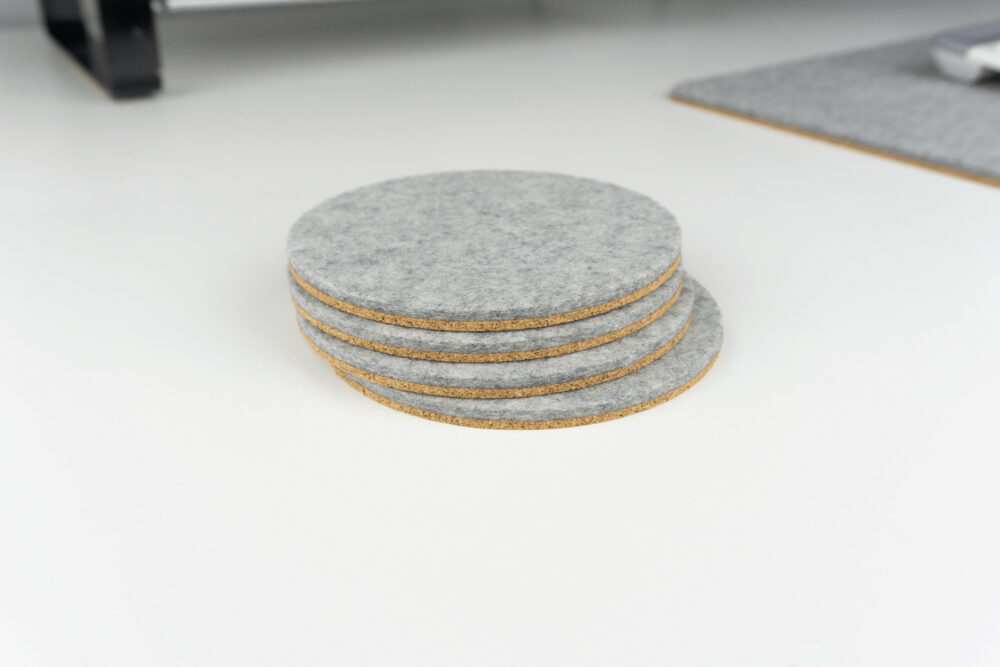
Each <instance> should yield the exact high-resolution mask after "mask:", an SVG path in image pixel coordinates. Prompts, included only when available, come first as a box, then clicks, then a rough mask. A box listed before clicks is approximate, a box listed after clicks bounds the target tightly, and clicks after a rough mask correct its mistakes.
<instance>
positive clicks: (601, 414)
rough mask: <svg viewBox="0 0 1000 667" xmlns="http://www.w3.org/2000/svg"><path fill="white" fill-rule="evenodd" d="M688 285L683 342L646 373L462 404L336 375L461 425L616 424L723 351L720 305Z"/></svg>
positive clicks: (408, 408)
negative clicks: (690, 306) (690, 301)
mask: <svg viewBox="0 0 1000 667" xmlns="http://www.w3.org/2000/svg"><path fill="white" fill-rule="evenodd" d="M688 284H689V285H690V286H691V287H692V289H693V291H694V294H695V303H694V311H693V313H692V317H691V324H690V326H689V327H688V331H687V334H686V335H685V336H684V338H682V339H681V341H680V342H679V343H678V344H677V345H676V346H674V348H673V349H671V350H670V351H669V352H667V353H666V354H665V355H663V356H662V357H660V358H659V359H658V360H656V361H654V362H653V363H651V364H649V365H648V366H646V367H645V368H642V369H640V370H638V371H636V372H635V373H631V374H629V375H626V376H625V377H622V378H619V379H617V380H612V381H610V382H604V383H602V384H598V385H594V386H592V387H585V388H583V389H577V390H576V391H567V392H561V393H558V394H549V395H546V396H533V397H528V398H500V399H461V398H447V397H442V396H429V395H426V394H416V393H412V392H407V391H400V390H398V389H392V388H391V387H383V386H381V385H378V384H375V383H373V382H369V381H367V380H363V379H361V378H359V377H354V376H350V375H347V374H345V373H342V372H340V371H338V372H339V373H340V375H341V377H343V378H344V379H345V380H347V382H348V383H349V384H350V385H351V386H352V387H354V388H355V389H357V390H358V391H360V392H362V393H363V394H365V395H366V396H368V397H369V398H372V399H374V400H376V401H379V402H380V403H383V404H385V405H388V406H389V407H392V408H395V409H397V410H401V411H403V412H407V413H410V414H414V415H417V416H420V417H424V418H427V419H433V420H436V421H443V422H447V423H450V424H458V425H461V426H476V427H480V428H503V429H537V428H560V427H564V426H581V425H584V424H593V423H596V422H601V421H607V420H609V419H617V418H619V417H624V416H626V415H629V414H632V413H635V412H639V411H641V410H647V409H649V408H651V407H653V406H655V405H659V404H660V403H663V402H664V401H667V400H670V399H671V398H673V397H675V396H677V395H678V394H680V393H682V392H683V391H685V390H687V389H688V388H690V387H691V386H692V385H694V384H695V383H696V382H697V381H698V380H700V379H701V378H702V377H703V376H704V375H705V373H707V372H708V370H709V369H710V368H711V366H712V364H713V363H715V359H716V357H717V356H718V354H719V349H720V348H721V346H722V321H721V316H720V314H719V309H718V306H717V305H716V303H715V300H714V299H712V297H711V295H710V294H709V293H708V292H707V291H706V290H705V289H704V288H702V287H701V286H700V285H698V284H697V283H695V282H694V281H692V280H690V278H689V279H688Z"/></svg>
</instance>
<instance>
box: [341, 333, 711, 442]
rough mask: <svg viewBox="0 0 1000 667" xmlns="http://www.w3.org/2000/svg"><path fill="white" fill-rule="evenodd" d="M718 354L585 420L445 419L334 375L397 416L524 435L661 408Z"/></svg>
mask: <svg viewBox="0 0 1000 667" xmlns="http://www.w3.org/2000/svg"><path fill="white" fill-rule="evenodd" d="M720 353H721V349H720V351H719V352H716V353H715V356H714V357H712V360H711V361H710V362H708V365H707V366H705V368H703V369H702V370H700V371H699V372H698V374H697V375H695V376H694V377H693V378H691V379H690V380H688V381H687V382H685V383H684V384H682V385H681V386H679V387H676V388H674V389H671V390H670V391H668V392H666V393H665V394H661V395H660V396H657V397H656V398H651V399H649V400H647V401H643V402H642V403H637V404H636V405H633V406H631V407H628V408H621V409H619V410H612V411H611V412H604V413H601V414H597V415H589V416H586V417H567V418H563V419H548V420H540V421H515V420H503V419H476V418H473V417H455V416H452V415H445V414H441V413H438V412H431V411H429V410H424V409H422V408H414V407H411V406H409V405H404V404H403V403H400V402H398V401H395V400H393V399H391V398H386V397H385V396H381V395H380V394H376V393H375V392H373V391H371V390H370V389H367V388H366V387H363V386H361V385H360V384H358V383H357V382H355V381H354V380H352V379H351V378H349V377H347V376H346V375H345V374H344V373H343V372H341V371H340V370H339V369H335V370H336V372H337V375H339V376H340V379H342V380H343V381H344V382H346V383H347V384H348V385H350V386H351V387H352V388H354V389H355V390H357V391H359V392H361V393H362V394H363V395H365V396H367V397H368V398H370V399H372V400H373V401H377V402H378V403H381V404H382V405H385V406H387V407H390V408H392V409H393V410H398V411H399V412H405V413H407V414H410V415H414V416H416V417H422V418H424V419H429V420H431V421H437V422H442V423H445V424H453V425H455V426H469V427H473V428H488V429H504V430H519V431H527V430H538V429H550V428H568V427H571V426H586V425H588V424H597V423H600V422H605V421H611V420H612V419H620V418H622V417H627V416H628V415H632V414H635V413H637V412H642V411H644V410H649V409H650V408H654V407H656V406H657V405H660V404H661V403H666V402H667V401H669V400H670V399H672V398H676V397H677V396H679V395H680V394H683V393H684V392H685V391H687V390H688V389H690V388H691V387H693V386H694V385H695V384H697V383H698V382H699V381H700V380H701V379H702V378H703V377H705V375H706V374H707V373H708V371H710V370H711V369H712V366H714V365H715V362H716V361H717V360H718V358H719V354H720Z"/></svg>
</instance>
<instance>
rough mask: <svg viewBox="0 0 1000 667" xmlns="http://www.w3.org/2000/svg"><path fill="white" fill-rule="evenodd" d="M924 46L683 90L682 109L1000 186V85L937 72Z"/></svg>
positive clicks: (679, 92) (677, 94)
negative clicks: (684, 104)
mask: <svg viewBox="0 0 1000 667" xmlns="http://www.w3.org/2000/svg"><path fill="white" fill-rule="evenodd" d="M930 47H931V39H928V38H924V39H918V40H914V41H907V42H903V43H898V44H891V45H888V46H882V47H878V48H872V49H866V50H863V51H854V52H849V53H841V54H837V55H829V56H824V57H819V58H811V59H809V60H802V61H798V62H792V63H786V64H781V65H774V66H771V67H762V68H759V69H753V70H750V71H745V72H738V73H735V74H727V75H723V76H716V77H712V78H708V79H701V80H697V81H689V82H685V83H682V84H680V85H679V86H677V87H676V88H674V90H673V91H672V92H671V97H673V98H674V99H676V100H678V101H681V102H688V103H691V104H694V105H697V106H702V107H708V108H711V109H714V110H717V111H722V112H724V113H729V114H733V115H737V116H740V117H743V118H746V119H749V120H756V121H760V122H763V123H765V124H768V125H773V126H777V127H780V128H782V129H788V130H792V131H797V132H800V133H803V134H807V135H809V136H812V137H815V138H820V139H826V140H829V141H833V142H835V143H840V144H845V145H848V146H851V147H854V148H859V149H862V150H867V151H869V152H873V153H877V154H879V155H883V156H887V157H893V158H897V159H900V160H903V161H905V162H910V163H914V164H918V165H920V166H924V167H928V168H931V169H936V170H938V171H944V172H947V173H951V174H954V175H958V176H963V177H966V178H971V179H973V180H977V181H980V182H984V183H987V184H990V185H994V186H1000V83H997V82H992V83H980V84H975V85H969V84H964V83H960V82H957V81H953V80H950V79H948V78H946V77H944V76H943V75H941V74H940V73H938V71H937V70H936V68H935V66H934V63H933V61H932V58H931V53H930Z"/></svg>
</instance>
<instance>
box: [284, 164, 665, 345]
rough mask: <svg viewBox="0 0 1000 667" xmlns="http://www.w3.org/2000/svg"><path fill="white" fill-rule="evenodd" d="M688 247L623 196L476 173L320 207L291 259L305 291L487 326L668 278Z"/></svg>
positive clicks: (538, 176) (588, 184)
mask: <svg viewBox="0 0 1000 667" xmlns="http://www.w3.org/2000/svg"><path fill="white" fill-rule="evenodd" d="M680 243H681V233H680V228H679V226H678V224H677V222H676V221H675V219H674V217H673V216H672V215H671V214H670V213H669V212H668V211H667V210H666V209H664V208H663V207H662V206H660V205H659V204H657V203H656V202H654V201H653V200H651V199H649V198H648V197H645V196H643V195H640V194H637V193H635V192H632V191H630V190H626V189H625V188H622V187H619V186H616V185H611V184H608V183H601V182H598V181H593V180H589V179H585V178H576V177H572V176H563V175H559V174H545V173H532V172H515V171H471V172H451V173H441V174H431V175H425V176H414V177H409V178H402V179H398V180H392V181H387V182H384V183H379V184H376V185H370V186H367V187H363V188H360V189H358V190H353V191H351V192H347V193H345V194H342V195H340V196H338V197H334V198H333V199H330V200H328V201H326V202H323V203H322V204H320V205H319V206H317V207H316V208H314V209H312V210H311V211H309V212H307V213H306V214H305V215H303V216H302V217H301V218H300V219H299V220H298V221H297V222H296V223H295V224H294V225H293V226H292V229H291V231H290V233H289V236H288V258H289V263H290V265H291V268H292V270H293V271H294V272H295V273H296V274H298V276H300V277H301V278H302V279H303V280H304V281H305V282H306V283H307V284H308V285H310V286H311V287H313V288H314V289H316V290H318V291H319V292H321V293H322V294H324V295H326V296H328V297H332V298H333V299H336V300H338V301H342V302H345V303H347V304H351V305H353V306H358V307H361V308H364V309H368V310H371V311H375V312H378V313H388V314H394V315H400V316H405V317H410V318H426V319H429V320H446V321H488V320H510V319H521V318H543V317H549V316H554V315H559V314H563V313H569V312H572V311H576V310H580V309H586V308H590V307H594V306H598V305H599V304H604V303H607V302H611V301H614V300H616V299H621V298H623V297H626V296H627V295H629V294H631V293H633V292H636V291H638V290H641V289H642V288H644V287H648V286H650V285H652V284H654V283H655V281H657V279H659V278H661V277H663V276H664V274H665V273H666V272H667V271H668V270H669V269H670V268H671V266H673V265H674V263H675V260H677V259H678V257H679V254H680ZM376 319H377V318H376ZM503 328H513V327H503Z"/></svg>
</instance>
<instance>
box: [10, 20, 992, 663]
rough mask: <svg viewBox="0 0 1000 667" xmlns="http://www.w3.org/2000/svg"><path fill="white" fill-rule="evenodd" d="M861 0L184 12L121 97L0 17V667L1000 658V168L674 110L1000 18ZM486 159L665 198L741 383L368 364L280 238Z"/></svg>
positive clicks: (723, 373) (722, 365) (725, 356)
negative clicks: (456, 386) (617, 393)
mask: <svg viewBox="0 0 1000 667" xmlns="http://www.w3.org/2000/svg"><path fill="white" fill-rule="evenodd" d="M866 4H869V3H860V2H859V3H858V4H857V5H856V6H855V7H853V8H845V7H844V6H843V3H828V5H815V6H813V5H808V6H807V5H805V4H802V3H764V4H760V5H759V6H755V7H751V6H748V5H747V4H746V3H730V4H723V5H719V4H718V3H698V2H687V3H673V4H667V5H665V6H662V7H660V8H659V9H658V10H656V11H655V12H654V11H652V10H649V11H646V12H645V13H644V12H643V11H641V10H637V11H636V12H635V13H634V14H633V15H632V16H630V17H629V18H627V19H626V18H622V17H612V18H605V19H598V18H595V17H593V16H592V15H590V14H580V13H572V12H564V11H562V10H558V11H555V10H550V11H549V12H547V13H543V14H542V15H541V16H534V15H532V14H530V13H529V12H527V11H522V10H520V9H514V10H509V11H499V10H498V11H497V12H496V13H491V17H492V18H489V19H488V20H487V19H485V18H483V17H482V16H480V15H477V14H474V13H472V12H462V13H460V15H459V16H457V17H455V18H450V19H446V20H445V19H441V18H440V17H437V18H435V17H433V16H431V17H428V18H419V17H417V18H415V17H413V16H411V14H410V13H405V14H404V13H403V10H398V11H397V10H395V9H392V8H387V7H386V6H384V5H377V6H373V7H375V8H369V9H361V8H358V7H354V8H340V9H337V8H322V9H315V8H312V9H301V10H295V11H290V10H285V11H284V12H281V13H278V14H269V13H262V12H259V11H251V12H245V13H235V14H225V15H222V16H221V17H219V16H212V15H204V14H196V15H187V16H183V17H181V16H175V17H172V18H168V19H166V20H165V21H163V23H162V26H161V32H162V35H163V61H164V74H165V80H166V88H165V90H164V91H163V93H162V94H161V95H159V96H158V97H157V98H155V99H152V100H146V101H136V102H130V103H124V104H114V103H111V102H109V101H108V100H107V99H106V98H104V97H103V96H102V95H101V94H100V93H98V92H97V91H96V90H95V89H94V87H93V86H92V85H91V84H90V83H88V82H87V80H86V79H85V78H84V77H82V76H81V75H80V74H79V73H78V72H77V71H76V70H75V69H74V68H73V66H71V65H70V64H68V63H67V62H66V61H65V60H64V58H63V57H62V56H61V55H60V54H59V53H58V52H57V51H56V50H55V49H54V48H53V47H52V46H51V45H50V44H49V43H47V42H46V40H45V39H44V38H43V36H42V35H41V33H40V31H38V30H37V29H32V28H24V29H18V30H7V31H5V32H0V91H2V99H0V135H2V141H0V193H2V195H0V225H2V241H0V308H2V313H3V326H2V327H0V443H2V444H0V664H3V665H9V666H15V665H17V666H20V665H40V666H41V665H45V666H47V667H52V666H62V665H73V666H77V665H92V666H101V667H104V666H135V665H142V666H144V667H149V666H160V665H163V666H167V665H170V666H175V665H184V666H185V667H192V666H200V665H205V666H218V665H240V666H241V667H245V666H250V665H254V666H255V665H261V666H273V665H296V666H302V665H337V666H340V665H344V666H353V665H373V666H379V667H384V666H389V665H400V666H407V667H411V666H416V665H428V666H434V667H444V666H463V667H464V666H469V665H475V666H477V667H483V666H486V665H511V666H513V665H516V666H518V667H525V666H534V665H538V666H544V667H552V666H554V665H573V666H574V667H578V666H583V665H595V666H596V665H600V666H607V665H629V666H635V665H656V666H662V665H685V666H686V665H754V666H756V665H760V666H762V667H764V666H768V667H771V666H791V665H800V666H806V665H808V666H825V665H829V666H831V667H832V666H837V667H840V666H843V665H852V666H858V665H871V666H873V667H874V666H878V667H884V666H887V665H908V666H914V665H916V666H925V665H926V666H928V667H929V666H935V667H937V666H939V665H962V666H963V667H969V666H972V665H991V666H992V665H996V664H997V663H998V661H1000V565H998V564H1000V532H998V529H997V519H998V508H1000V484H998V474H1000V415H998V402H1000V389H998V384H997V382H998V378H1000V345H998V340H1000V261H998V255H1000V252H998V251H1000V191H998V190H996V189H992V188H989V187H986V186H983V185H978V184H976V183H972V182H966V181H964V180H959V179H957V178H951V177H947V176H943V175H940V174H937V173H933V172H931V171H925V170H922V169H917V168H913V167H909V166H905V165H902V164H898V163H896V162H892V161H889V160H884V159H878V158H875V157H871V156H868V155H865V154H861V153H857V152H853V151H850V150H846V149H841V148H837V147H833V146H829V145H825V144H823V143H819V142H816V141H811V140H807V139H804V138H800V137H798V136H794V135H791V134H787V133H783V132H778V131H774V130H770V129H766V128H762V127H757V126H754V125H752V124H748V123H744V122H740V121H736V120H731V119H728V118H724V117H721V116H718V115H715V114H710V113H706V112H702V111H698V110H694V109H691V108H688V107H685V106H681V105H678V104H674V103H671V102H669V101H667V100H666V99H665V94H666V92H667V90H668V89H669V88H670V87H671V85H673V84H674V83H676V82H677V81H679V80H681V79H683V78H687V77H694V76H699V75H703V74H708V73H715V72H722V71H726V70H731V69H734V68H739V67H743V66H749V65H753V64H760V63H766V62H772V61H779V60H783V59H788V58H792V57H799V56H803V55H806V54H811V53H818V52H824V51H830V50H839V49H846V48H854V47H857V46H862V45H865V44H874V43H880V42H885V41H888V40H892V39H896V38H904V37H908V36H911V35H915V34H921V33H925V32H931V31H934V30H936V29H939V28H945V27H949V26H952V25H955V24H961V23H963V22H969V21H975V20H982V19H985V18H994V16H992V15H991V11H992V12H995V11H996V10H995V7H993V8H992V9H991V8H990V7H989V6H988V5H989V3H985V2H984V3H981V4H980V5H972V4H968V6H967V7H965V8H964V9H956V6H957V5H956V4H955V3H936V4H937V5H939V6H938V7H937V8H933V7H930V6H927V7H924V6H918V5H917V3H903V2H896V3H893V4H892V5H891V6H888V5H880V6H879V7H876V8H874V9H873V8H871V7H866ZM923 4H927V5H930V3H923ZM337 11H341V12H343V13H342V14H337V13H336V12H337ZM366 11H367V12H371V14H366V13H365V12H366ZM406 11H407V12H410V11H411V10H406ZM393 12H397V13H395V14H394V13H393ZM397 14H398V15H397ZM995 120H996V119H990V122H995ZM464 168H514V169H538V170H553V171H562V172H569V173H574V174H581V175H586V176H592V177H595V178H599V179H605V180H610V181H615V182H618V183H621V184H623V185H626V186H629V187H632V188H634V189H636V190H639V191H641V192H645V193H648V194H650V195H652V196H653V197H655V198H657V199H659V200H661V201H662V202H664V203H665V204H666V205H667V206H668V207H669V208H671V209H672V210H673V211H674V212H675V213H676V214H677V215H678V216H679V218H680V220H681V222H682V224H683V227H684V231H685V251H684V252H685V258H686V263H687V266H688V267H689V268H690V270H691V271H692V272H693V273H694V274H695V275H697V277H698V278H699V279H700V280H701V281H702V282H703V283H704V284H705V285H707V286H708V287H709V288H710V289H711V290H712V291H713V293H714V294H715V296H716V297H717V299H718V300H719V302H720V304H721V306H722V309H723V314H724V316H725V323H726V327H727V329H726V336H727V339H726V340H727V342H726V345H725V347H724V349H723V353H722V356H721V358H720V360H719V363H718V364H717V366H716V367H715V369H714V370H713V371H712V372H711V373H710V374H709V375H708V376H707V377H706V378H705V380H704V381H703V382H702V383H701V384H699V385H697V386H696V387H694V388H693V389H692V390H691V391H690V392H688V393H687V394H685V395H683V396H681V397H680V398H678V399H676V400H675V401H672V402H670V403H667V404H666V405H663V406H661V407H658V408H656V409H654V410H651V411H648V412H645V413H642V414H639V415H636V416H633V417H629V418H627V419H623V420H619V421H614V422H609V423H605V424H601V425H596V426H590V427H584V428H574V429H567V430H559V431H541V432H528V433H518V432H491V431H480V430H472V429H465V428H458V427H451V426H446V425H442V424H438V423H433V422H429V421H423V420H421V419H418V418H415V417H411V416H408V415H405V414H401V413H398V412H395V411H393V410H390V409H388V408H385V407H383V406H381V405H378V404H376V403H374V402H372V401H369V400H368V399H366V398H364V397H362V396H361V395H360V394H358V393H356V392H355V391H354V390H352V389H350V388H349V387H348V386H346V385H345V384H343V383H342V382H341V381H340V380H339V379H338V378H337V377H336V376H335V375H334V373H333V371H332V369H331V368H330V367H329V366H327V365H326V364H325V363H324V362H323V361H322V360H321V359H319V358H318V357H317V356H316V355H315V354H313V353H312V352H311V351H310V350H309V348H308V347H307V346H306V345H305V343H304V342H303V341H302V340H301V339H300V338H299V334H298V331H297V330H296V327H295V323H294V318H293V311H292V307H291V304H290V302H289V299H288V296H287V293H286V285H285V278H284V269H285V265H284V238H285V233H286V231H287V229H288V227H289V225H290V224H291V223H292V221H293V220H294V219H295V218H296V216H297V215H298V214H299V213H300V212H302V211H303V210H305V209H306V208H308V207H310V206H312V205H313V204H314V203H316V202H317V201H319V200H320V199H322V198H324V197H327V196H329V195H332V194H334V193H337V192H340V191H342V190H345V189H348V188H352V187H355V186H359V185H362V184H365V183H369V182H372V181H377V180H381V179H385V178H388V177H393V176H398V175H403V174H413V173H418V172H427V171H435V170H446V169H464Z"/></svg>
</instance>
